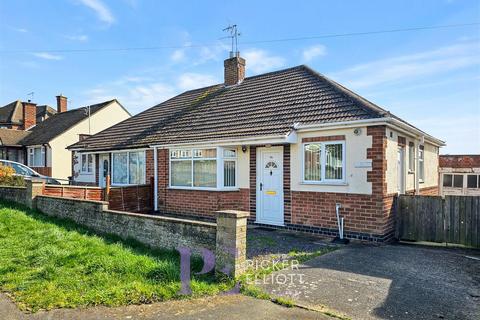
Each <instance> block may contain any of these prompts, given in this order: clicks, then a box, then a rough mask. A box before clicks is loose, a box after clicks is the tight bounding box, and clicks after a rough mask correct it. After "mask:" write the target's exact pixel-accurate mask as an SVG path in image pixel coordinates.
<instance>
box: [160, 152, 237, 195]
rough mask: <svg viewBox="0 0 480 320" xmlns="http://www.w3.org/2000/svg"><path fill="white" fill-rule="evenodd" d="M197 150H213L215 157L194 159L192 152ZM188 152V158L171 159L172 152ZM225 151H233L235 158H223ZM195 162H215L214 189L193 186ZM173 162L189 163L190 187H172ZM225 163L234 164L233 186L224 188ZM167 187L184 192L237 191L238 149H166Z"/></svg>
mask: <svg viewBox="0 0 480 320" xmlns="http://www.w3.org/2000/svg"><path fill="white" fill-rule="evenodd" d="M199 149H215V150H216V156H215V158H212V157H209V158H195V157H194V150H199ZM185 150H188V151H189V152H190V157H188V158H173V159H172V152H174V151H179V152H182V151H185ZM225 150H235V157H225V156H224V151H225ZM195 160H215V161H216V180H217V185H216V186H215V187H198V186H193V183H194V181H193V175H194V173H193V172H194V171H193V170H194V161H195ZM174 161H190V162H191V179H190V180H191V185H190V186H175V185H172V162H174ZM225 161H234V162H235V186H229V187H226V186H225V181H224V180H225V179H224V178H225V177H224V163H225ZM168 187H169V188H170V189H184V190H206V191H237V190H238V189H239V188H238V148H237V147H212V146H198V147H184V148H171V149H168Z"/></svg>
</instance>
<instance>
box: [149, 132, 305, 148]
mask: <svg viewBox="0 0 480 320" xmlns="http://www.w3.org/2000/svg"><path fill="white" fill-rule="evenodd" d="M296 142H297V134H296V132H295V131H294V130H292V131H290V132H288V133H287V134H285V135H283V136H265V137H255V138H243V139H232V140H216V141H215V140H214V141H199V142H187V143H172V144H163V145H151V146H150V148H159V149H171V148H172V149H173V148H183V147H212V145H215V146H220V147H221V146H232V145H246V146H249V145H257V144H285V143H289V144H290V143H296Z"/></svg>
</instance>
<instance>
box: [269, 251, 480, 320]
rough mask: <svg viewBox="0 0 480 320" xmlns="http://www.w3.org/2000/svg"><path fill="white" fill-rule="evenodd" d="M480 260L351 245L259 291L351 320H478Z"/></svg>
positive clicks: (464, 254)
mask: <svg viewBox="0 0 480 320" xmlns="http://www.w3.org/2000/svg"><path fill="white" fill-rule="evenodd" d="M479 257H480V251H465V250H453V249H448V250H447V249H443V248H426V247H419V246H413V245H382V246H372V245H360V244H351V245H348V246H346V247H344V248H342V249H339V250H337V251H335V252H332V253H329V254H326V255H323V256H320V257H318V258H316V259H313V260H311V261H309V262H308V263H306V264H304V265H302V266H301V267H300V268H299V270H288V269H287V270H282V271H280V272H277V273H275V274H274V275H273V278H267V279H265V281H264V280H262V283H261V284H260V285H261V286H262V287H263V288H264V289H266V291H268V292H270V293H272V294H274V295H278V296H288V297H291V298H293V299H294V300H295V301H297V302H298V303H299V304H302V305H306V306H310V307H312V308H315V307H322V306H327V307H328V308H330V309H333V310H335V311H336V313H338V314H343V315H347V316H348V317H350V318H352V319H472V320H473V319H475V320H478V319H480V307H479V306H480V259H478V258H479ZM292 274H293V275H292ZM272 279H273V280H272ZM285 279H287V281H285ZM272 282H273V283H272ZM302 282H303V283H302Z"/></svg>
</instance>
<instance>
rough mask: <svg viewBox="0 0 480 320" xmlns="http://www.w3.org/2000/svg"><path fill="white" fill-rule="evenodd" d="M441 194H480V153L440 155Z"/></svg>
mask: <svg viewBox="0 0 480 320" xmlns="http://www.w3.org/2000/svg"><path fill="white" fill-rule="evenodd" d="M439 171H440V195H442V196H446V195H452V196H480V155H479V154H475V155H473V154H469V155H464V154H462V155H441V156H440V169H439Z"/></svg>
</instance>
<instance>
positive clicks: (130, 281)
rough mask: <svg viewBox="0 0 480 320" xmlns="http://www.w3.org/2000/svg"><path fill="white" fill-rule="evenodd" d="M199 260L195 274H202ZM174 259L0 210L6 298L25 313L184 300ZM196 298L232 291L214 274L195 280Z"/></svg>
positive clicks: (1, 280)
mask: <svg viewBox="0 0 480 320" xmlns="http://www.w3.org/2000/svg"><path fill="white" fill-rule="evenodd" d="M201 267H202V262H201V261H200V260H198V259H197V260H194V261H192V269H194V270H197V271H199V270H201ZM179 270H180V260H179V255H178V254H177V253H176V252H173V251H160V250H152V249H149V248H147V247H145V246H143V245H141V244H139V243H137V242H134V241H121V240H120V239H119V238H117V237H113V236H104V237H99V236H96V235H95V234H93V233H91V232H89V230H88V229H86V228H83V227H81V226H79V225H77V224H75V223H73V222H71V221H67V220H59V219H54V218H49V217H46V216H44V215H42V214H40V213H38V212H35V211H33V210H29V209H26V208H25V207H22V206H16V205H13V204H10V203H5V202H0V290H2V291H5V292H8V293H9V294H10V296H11V297H12V298H13V299H14V300H15V301H16V302H17V305H18V306H19V307H20V308H21V309H23V310H31V311H36V310H39V309H52V308H61V307H78V306H90V305H99V304H102V305H106V306H119V305H126V304H138V303H149V302H154V301H162V300H167V299H172V298H181V297H182V296H180V295H178V294H177V292H178V291H179V289H180V280H179V279H180V274H179ZM192 277H193V279H192V283H191V287H192V291H193V296H200V295H211V294H217V293H219V292H221V291H224V290H228V289H230V288H231V287H232V284H233V282H232V281H225V282H219V281H217V280H216V279H215V278H214V276H213V275H212V274H209V275H204V276H197V277H195V276H193V273H192Z"/></svg>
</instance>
